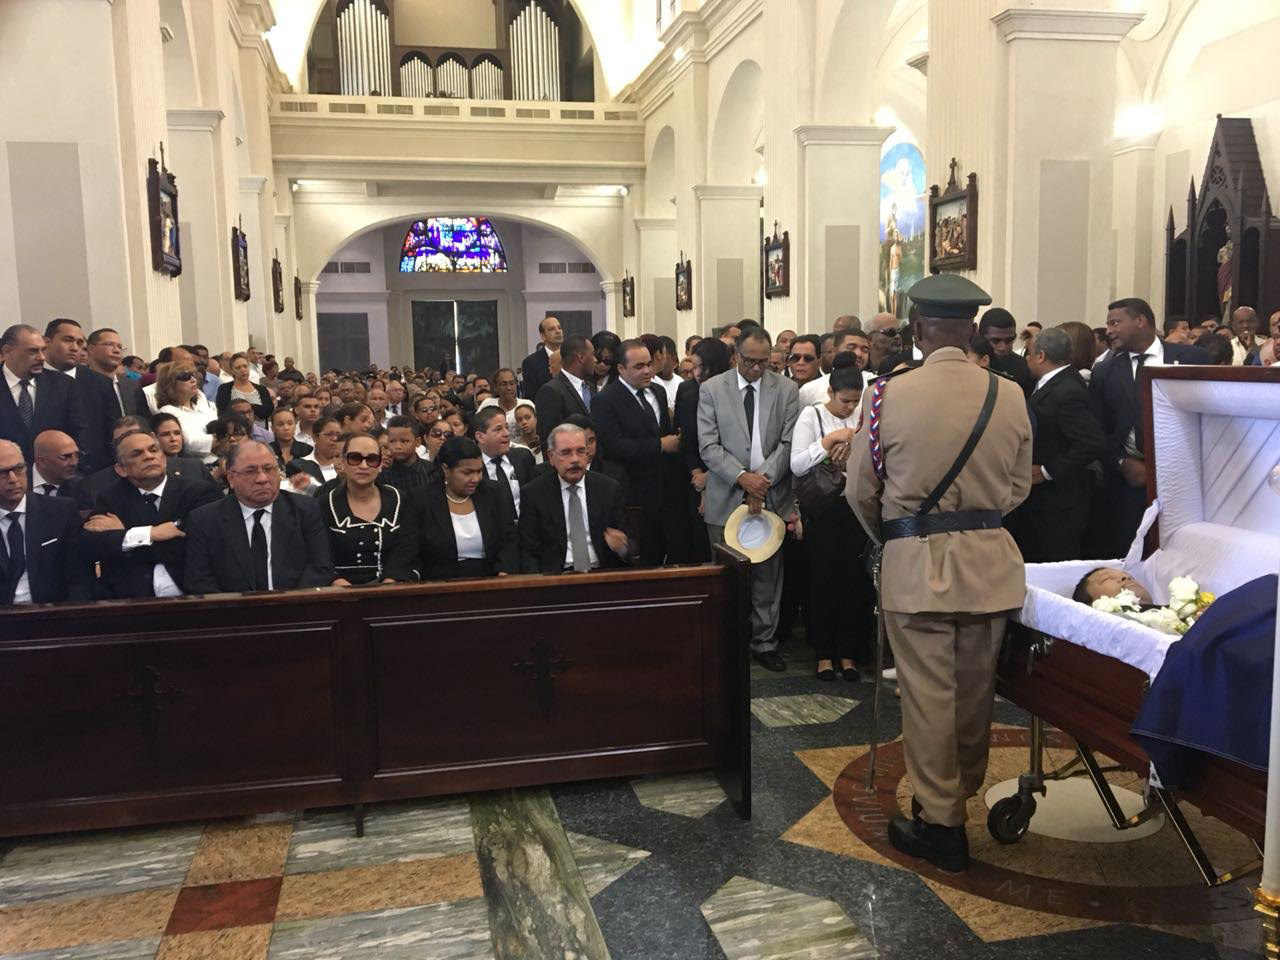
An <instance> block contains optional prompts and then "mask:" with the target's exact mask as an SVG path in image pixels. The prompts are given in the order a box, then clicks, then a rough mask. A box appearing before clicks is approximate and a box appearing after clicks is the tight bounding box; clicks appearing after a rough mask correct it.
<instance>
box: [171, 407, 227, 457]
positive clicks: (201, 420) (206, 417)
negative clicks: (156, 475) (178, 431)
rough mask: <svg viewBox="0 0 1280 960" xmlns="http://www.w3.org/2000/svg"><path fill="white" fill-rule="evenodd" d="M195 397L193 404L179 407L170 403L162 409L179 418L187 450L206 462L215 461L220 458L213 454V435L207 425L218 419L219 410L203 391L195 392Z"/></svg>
mask: <svg viewBox="0 0 1280 960" xmlns="http://www.w3.org/2000/svg"><path fill="white" fill-rule="evenodd" d="M193 399H194V400H195V403H194V405H193V406H190V407H179V406H177V405H176V404H172V403H170V404H166V405H165V406H164V407H163V408H162V410H163V411H164V412H165V413H171V414H173V415H174V416H175V417H176V418H177V420H178V425H179V426H180V427H182V442H183V444H184V445H185V446H186V448H187V452H188V453H194V454H197V455H199V456H201V457H203V458H204V462H205V463H214V462H216V461H217V459H218V458H217V457H215V456H214V455H213V437H212V436H210V435H209V433H208V432H207V427H208V426H209V423H210V422H211V421H213V420H217V419H218V411H217V410H215V409H214V407H213V404H211V403H210V402H209V398H208V397H206V396H205V395H204V394H203V393H197V394H195V396H194V398H193Z"/></svg>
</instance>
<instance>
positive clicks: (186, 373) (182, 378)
mask: <svg viewBox="0 0 1280 960" xmlns="http://www.w3.org/2000/svg"><path fill="white" fill-rule="evenodd" d="M195 378H196V375H195V374H194V373H193V372H192V371H190V370H183V371H182V372H181V373H175V374H174V375H173V379H175V380H177V381H178V382H179V383H186V382H187V381H188V380H194V379H195Z"/></svg>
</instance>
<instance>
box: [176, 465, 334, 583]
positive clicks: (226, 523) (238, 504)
mask: <svg viewBox="0 0 1280 960" xmlns="http://www.w3.org/2000/svg"><path fill="white" fill-rule="evenodd" d="M227 480H228V482H229V483H230V484H231V495H230V496H228V497H225V498H223V499H222V500H219V501H217V502H216V503H209V504H205V505H204V506H203V507H199V508H198V509H196V510H194V511H192V513H191V515H190V516H189V517H188V518H187V524H186V534H187V567H186V573H185V582H184V584H183V589H184V590H186V592H187V593H234V592H247V591H250V590H296V589H300V588H303V587H327V586H329V585H331V584H332V583H333V577H334V574H333V558H332V555H331V554H330V552H329V537H328V533H327V531H326V530H325V527H324V523H323V521H322V519H321V516H320V505H319V504H318V503H316V501H315V500H313V499H312V498H310V497H304V496H300V495H298V494H294V493H286V494H284V495H283V496H281V495H280V467H279V465H278V464H277V463H276V456H275V454H274V453H272V452H271V448H270V447H268V446H267V445H266V444H265V443H261V442H259V441H257V440H242V441H241V442H240V443H237V444H235V445H234V446H232V447H231V449H230V450H229V451H228V453H227Z"/></svg>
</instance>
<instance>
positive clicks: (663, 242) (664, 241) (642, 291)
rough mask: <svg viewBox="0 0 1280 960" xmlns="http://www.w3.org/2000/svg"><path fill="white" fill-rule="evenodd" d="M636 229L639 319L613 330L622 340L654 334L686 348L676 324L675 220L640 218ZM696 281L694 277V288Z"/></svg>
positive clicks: (636, 222)
mask: <svg viewBox="0 0 1280 960" xmlns="http://www.w3.org/2000/svg"><path fill="white" fill-rule="evenodd" d="M635 225H636V233H637V234H638V238H639V244H638V246H639V250H638V261H639V263H638V267H637V269H636V315H635V316H634V317H631V318H628V319H626V320H623V321H621V326H619V327H615V328H613V329H615V330H617V331H618V332H619V335H620V336H623V337H634V336H636V335H637V334H639V333H640V332H641V330H651V331H653V332H654V333H656V334H659V335H663V336H668V337H671V338H672V339H674V340H676V341H677V343H679V344H683V342H684V341H683V337H681V336H680V332H679V329H678V325H677V323H676V316H677V314H676V302H675V296H676V295H675V282H676V281H675V269H676V256H677V254H678V252H679V251H678V248H677V246H676V221H675V218H674V217H637V218H636V220H635ZM695 269H696V267H695ZM697 279H698V278H697V277H696V276H695V277H694V281H695V284H696V282H697ZM695 289H696V286H695ZM692 332H693V331H692V330H690V333H692ZM684 336H688V334H685V335H684Z"/></svg>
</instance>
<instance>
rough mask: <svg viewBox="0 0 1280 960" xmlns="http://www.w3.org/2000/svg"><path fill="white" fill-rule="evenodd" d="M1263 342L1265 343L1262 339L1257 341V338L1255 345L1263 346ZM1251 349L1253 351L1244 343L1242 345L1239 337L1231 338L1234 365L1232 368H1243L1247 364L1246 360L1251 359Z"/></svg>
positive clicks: (1232, 362)
mask: <svg viewBox="0 0 1280 960" xmlns="http://www.w3.org/2000/svg"><path fill="white" fill-rule="evenodd" d="M1263 342H1264V341H1263V340H1261V339H1256V338H1255V340H1254V343H1255V345H1257V344H1261V343H1263ZM1251 349H1252V348H1251V347H1246V346H1245V345H1244V344H1243V343H1241V342H1240V338H1239V337H1232V338H1231V364H1232V366H1236V367H1240V366H1243V365H1244V362H1245V361H1246V360H1248V359H1249V351H1250V350H1251Z"/></svg>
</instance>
